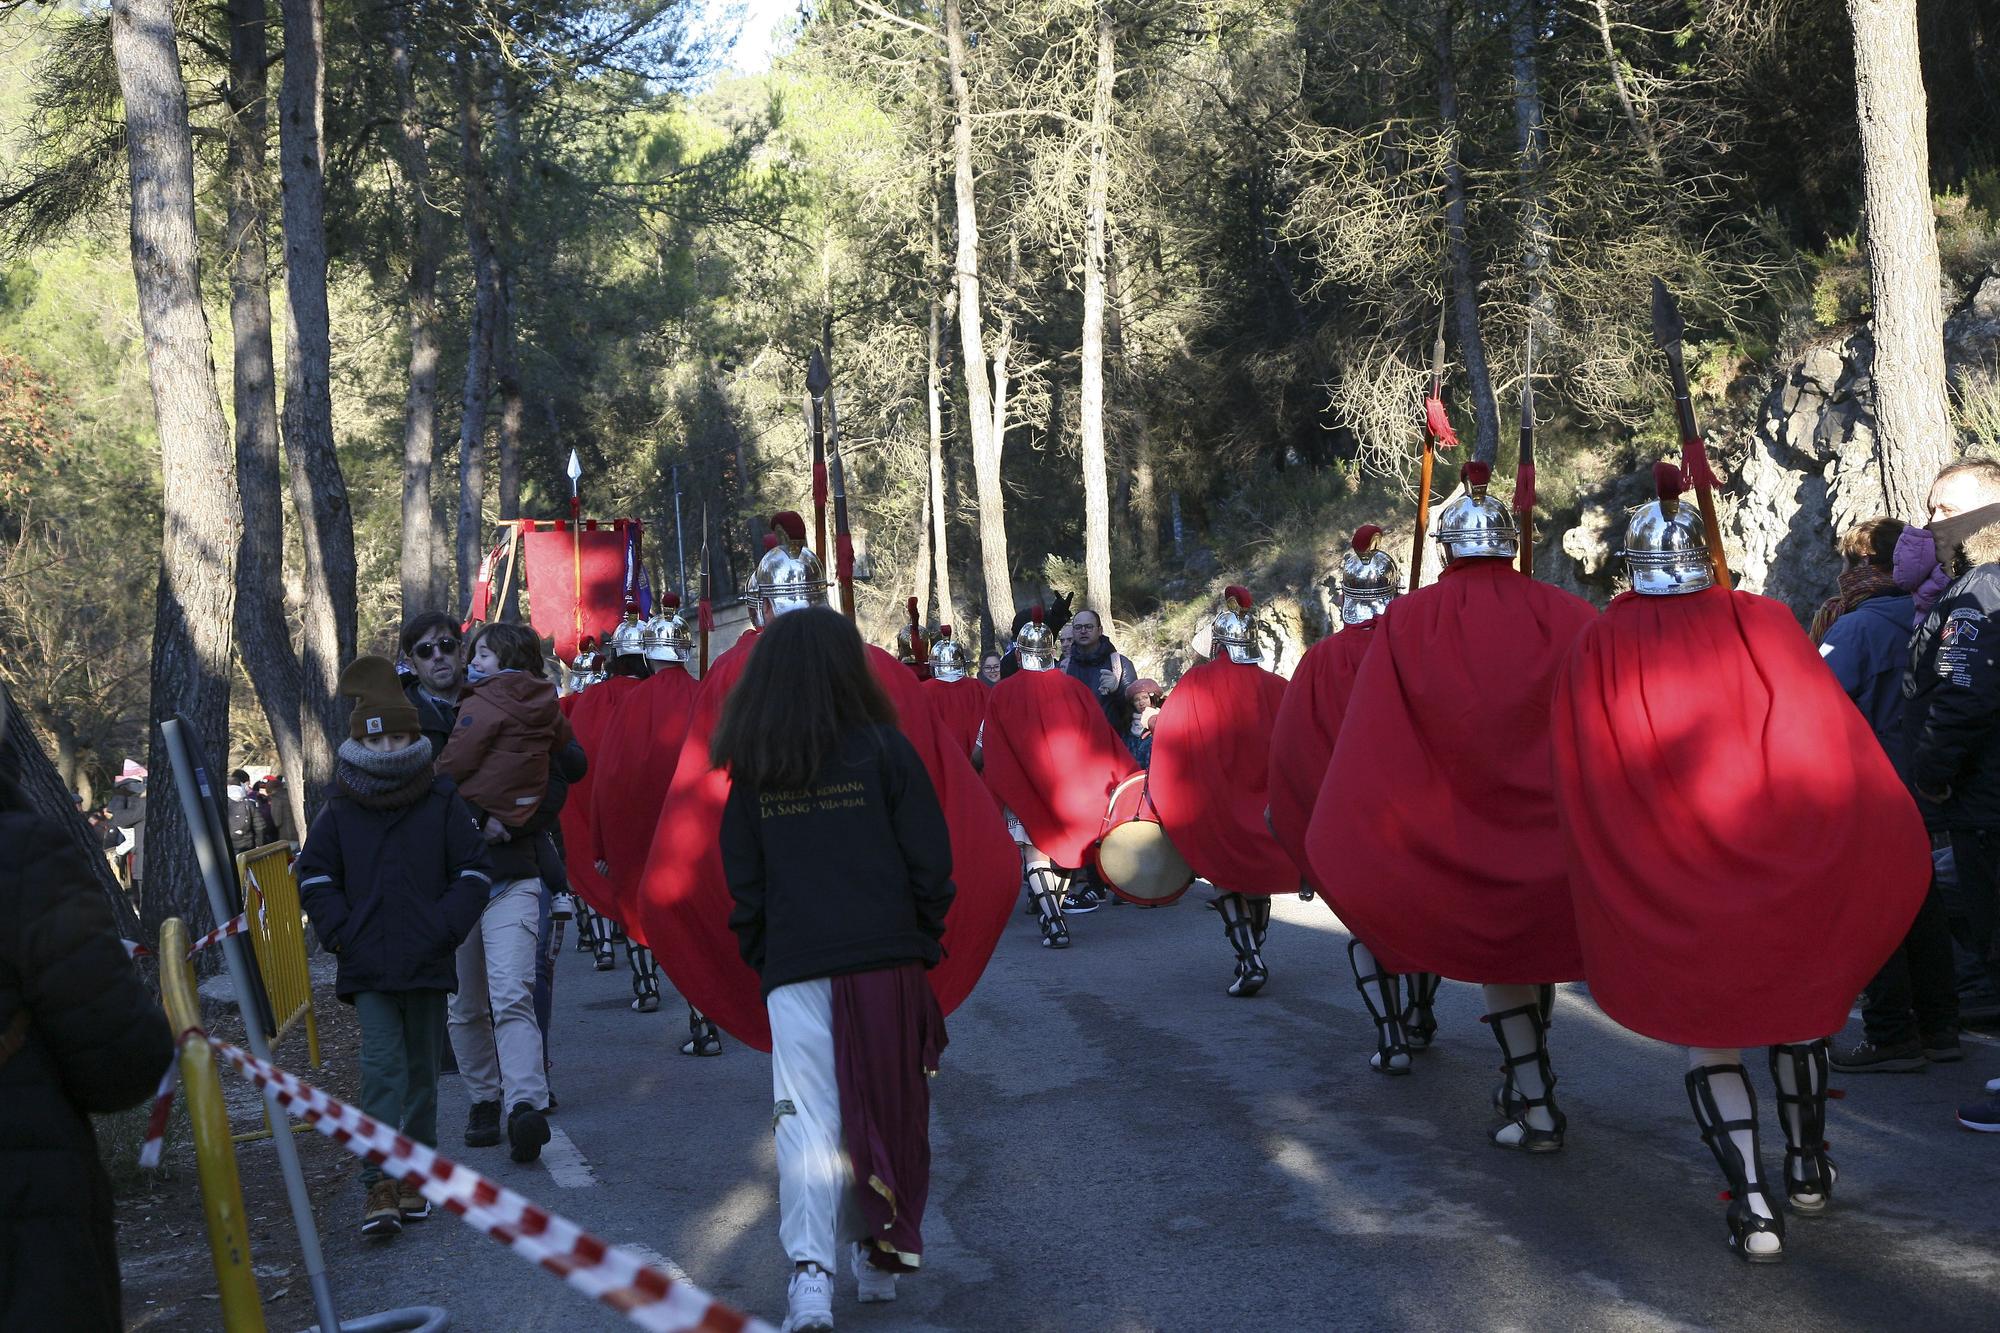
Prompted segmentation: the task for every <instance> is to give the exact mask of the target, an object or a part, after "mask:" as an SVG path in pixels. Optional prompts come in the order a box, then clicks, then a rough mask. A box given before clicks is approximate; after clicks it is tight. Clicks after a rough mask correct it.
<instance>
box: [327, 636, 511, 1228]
mask: <svg viewBox="0 0 2000 1333" xmlns="http://www.w3.org/2000/svg"><path fill="white" fill-rule="evenodd" d="M340 692H341V693H342V694H343V695H346V696H349V697H351V698H353V699H354V701H355V705H354V715H353V718H352V720H351V721H350V722H349V723H348V729H347V732H348V738H347V740H346V741H345V742H343V743H342V744H341V747H340V762H339V766H338V768H337V769H336V770H335V779H334V781H335V794H334V797H333V799H332V800H330V801H328V802H327V805H326V808H325V809H324V810H322V811H320V814H319V818H317V819H315V820H314V821H313V825H312V829H311V831H310V832H309V833H308V835H307V837H306V845H305V850H304V851H302V852H301V853H300V854H299V861H298V876H299V892H300V895H301V897H302V898H303V900H304V906H305V909H306V913H307V914H308V915H309V916H311V917H312V923H313V929H314V930H315V931H317V932H318V934H319V938H320V940H321V942H322V943H324V944H325V945H326V947H327V949H328V951H329V952H331V953H333V954H334V955H335V956H336V957H337V958H338V959H339V973H338V976H337V978H336V980H335V984H334V990H335V993H336V994H337V995H339V996H340V998H341V999H342V1000H344V1001H346V1002H347V1003H348V1004H351V1005H353V1006H354V1016H355V1018H356V1020H357V1021H358V1022H359V1023H360V1026H361V1109H362V1110H363V1111H364V1112H366V1113H367V1114H368V1115H371V1116H373V1117H374V1118H375V1119H377V1120H379V1121H381V1122H382V1123H383V1124H385V1125H388V1126H390V1127H392V1128H394V1129H396V1130H397V1131H399V1132H400V1133H402V1134H404V1135H406V1136H407V1137H409V1138H411V1139H414V1140H415V1141H416V1142H418V1143H421V1144H423V1145H425V1146H426V1147H431V1148H435V1147H436V1146H437V1078H438V1049H437V1040H438V1028H439V1020H440V1019H441V1018H442V1017H443V1015H444V1009H445V996H446V995H447V994H449V993H450V992H452V991H454V990H457V989H458V978H457V974H456V969H455V968H454V966H453V958H454V956H455V954H456V953H457V951H458V948H459V945H460V943H461V942H462V941H463V940H464V939H465V938H466V936H467V935H468V934H470V933H471V931H472V928H473V925H474V924H475V923H476V922H477V921H478V920H479V913H480V908H481V907H482V906H484V905H485V902H486V890H487V888H488V887H489V886H490V885H491V883H492V876H491V875H490V874H489V873H488V865H487V859H486V845H485V840H484V839H483V838H481V837H480V835H479V829H478V825H477V823H476V821H475V820H474V817H473V814H472V810H471V808H470V807H469V806H467V805H466V803H465V800H464V798H463V797H461V796H459V794H458V793H457V791H456V790H455V789H454V788H453V787H452V784H451V780H450V779H449V778H445V777H442V776H440V775H438V774H437V773H436V772H435V771H434V770H433V769H432V767H431V743H430V741H428V740H427V739H425V738H424V736H423V734H422V733H421V732H420V731H418V730H417V710H416V709H415V708H412V707H411V706H410V702H409V700H408V699H407V698H405V697H404V695H403V692H402V690H401V689H400V688H399V687H398V685H397V683H396V671H395V667H394V666H393V665H391V663H390V662H389V660H388V659H387V658H383V657H361V658H357V659H355V661H354V662H353V663H352V664H351V665H350V666H349V667H348V668H347V670H346V671H344V672H342V673H341V677H340ZM361 1186H362V1189H363V1190H364V1192H365V1194H366V1201H365V1203H364V1204H363V1208H362V1215H361V1231H362V1234H363V1235H368V1236H392V1235H394V1234H395V1233H397V1232H398V1231H401V1230H402V1229H403V1223H404V1221H405V1220H409V1221H417V1220H419V1219H422V1218H425V1217H428V1216H430V1202H429V1201H428V1200H426V1199H425V1198H424V1196H423V1195H422V1193H420V1192H419V1191H417V1190H415V1189H413V1188H411V1187H410V1186H409V1185H406V1184H400V1183H399V1182H397V1181H395V1180H393V1179H391V1178H389V1177H387V1176H385V1175H383V1174H382V1168H381V1167H380V1166H378V1165H377V1164H375V1163H374V1162H369V1163H367V1164H365V1165H364V1166H363V1167H362V1168H361Z"/></svg>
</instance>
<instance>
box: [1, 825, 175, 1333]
mask: <svg viewBox="0 0 2000 1333" xmlns="http://www.w3.org/2000/svg"><path fill="white" fill-rule="evenodd" d="M10 795H11V793H10ZM80 857H81V854H80V853H79V852H78V851H77V850H76V849H75V848H74V847H72V846H71V845H70V844H69V843H68V842H67V840H66V839H64V838H63V836H62V835H61V834H60V833H59V832H58V831H57V830H56V829H55V828H54V827H52V826H51V825H49V824H47V823H44V822H43V821H41V820H39V819H37V818H35V817H34V816H32V815H27V814H17V813H0V1031H4V1030H5V1029H7V1027H8V1026H9V1025H10V1024H11V1023H13V1022H14V1021H15V1019H16V1017H17V1015H20V1014H23V1013H25V1014H26V1015H27V1024H26V1028H25V1031H26V1040H25V1044H24V1045H22V1046H21V1047H20V1049H19V1050H17V1051H16V1052H15V1054H14V1055H13V1056H12V1057H10V1058H9V1059H8V1060H7V1061H6V1063H5V1064H4V1065H0V1328H4V1329H17V1328H18V1329H38V1330H51V1331H53V1333H70V1331H72V1330H74V1331H75V1333H83V1331H84V1330H89V1331H90V1333H97V1330H107V1331H114V1330H117V1329H119V1328H120V1327H122V1319H121V1317H120V1312H119V1292H118V1251H117V1248H116V1243H115V1237H114V1235H113V1232H112V1212H111V1182H110V1180H109V1179H108V1178H107V1177H106V1176H105V1174H104V1167H103V1165H102V1164H101V1163H100V1162H99V1161H98V1157H97V1137H96V1135H95V1134H94V1133H93V1132H92V1130H91V1126H90V1115H91V1114H98V1115H102V1114H104V1113H107V1112H110V1111H120V1110H124V1109H125V1108H126V1107H130V1106H137V1105H138V1104H139V1103H141V1102H143V1101H145V1100H146V1099H147V1098H148V1097H150V1096H152V1094H153V1089H154V1088H155V1087H157V1086H158V1084H159V1081H160V1075H161V1074H163V1073H165V1072H166V1068H167V1062H168V1061H169V1060H171V1059H172V1058H173V1050H174V1043H173V1035H172V1033H171V1032H170V1031H169V1030H168V1027H167V1019H166V1015H165V1014H163V1013H161V1012H160V1006H159V1005H158V1004H157V1003H156V1002H155V1001H154V1000H153V997H152V996H151V995H150V994H149V993H148V992H147V989H146V987H145V985H144V984H143V983H142V982H141V981H140V980H139V974H138V973H137V972H136V971H135V970H134V969H133V967H132V964H131V963H130V961H128V960H127V959H126V957H125V950H124V948H123V947H122V946H120V944H119V943H118V928H117V926H116V924H115V923H114V922H113V920H112V916H111V908H110V906H109V905H108V904H107V903H105V901H104V900H103V899H102V898H101V897H99V896H98V889H97V886H96V883H95V881H94V880H93V879H92V878H91V873H90V868H89V867H88V866H87V865H85V864H83V862H82V861H81V859H80ZM0 1049H3V1048H0Z"/></svg>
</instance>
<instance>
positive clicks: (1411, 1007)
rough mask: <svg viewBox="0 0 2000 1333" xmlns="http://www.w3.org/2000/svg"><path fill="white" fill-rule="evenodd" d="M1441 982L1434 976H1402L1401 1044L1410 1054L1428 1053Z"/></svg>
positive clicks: (1442, 980)
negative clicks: (1413, 1052)
mask: <svg viewBox="0 0 2000 1333" xmlns="http://www.w3.org/2000/svg"><path fill="white" fill-rule="evenodd" d="M1443 982H1444V978H1443V977H1440V976H1439V975H1438V974H1437V973H1435V972H1405V973H1403V991H1404V997H1405V998H1404V1001H1403V1041H1404V1043H1405V1044H1406V1045H1407V1046H1408V1047H1409V1048H1410V1049H1411V1050H1413V1051H1421V1050H1426V1049H1428V1048H1429V1047H1430V1044H1431V1038H1433V1037H1435V1036H1436V1035H1437V1030H1438V1023H1437V1014H1436V1012H1435V1007H1436V1005H1437V994H1438V987H1439V986H1440V985H1442V984H1443Z"/></svg>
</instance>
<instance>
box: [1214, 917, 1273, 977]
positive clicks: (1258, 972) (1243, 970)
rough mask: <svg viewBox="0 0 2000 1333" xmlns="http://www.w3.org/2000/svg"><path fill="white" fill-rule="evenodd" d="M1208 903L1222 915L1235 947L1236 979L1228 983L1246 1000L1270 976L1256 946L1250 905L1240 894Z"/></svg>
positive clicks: (1225, 927)
mask: <svg viewBox="0 0 2000 1333" xmlns="http://www.w3.org/2000/svg"><path fill="white" fill-rule="evenodd" d="M1209 906H1210V907H1212V908H1214V909H1215V911H1216V914H1217V915H1219V916H1220V917H1221V918H1222V933H1223V934H1224V935H1226V936H1228V937H1229V946H1230V947H1231V948H1232V949H1234V950H1236V978H1235V980H1233V981H1231V982H1230V983H1229V993H1230V994H1231V995H1234V996H1237V997H1239V998H1243V999H1247V998H1249V997H1250V996H1252V995H1255V994H1256V993H1257V992H1258V991H1260V990H1262V989H1264V983H1265V982H1266V981H1269V980H1270V979H1271V973H1270V971H1269V970H1268V969H1267V968H1265V966H1264V958H1263V955H1262V954H1261V953H1259V952H1258V949H1257V928H1256V926H1255V925H1254V924H1253V918H1252V917H1251V914H1250V905H1249V904H1248V903H1247V902H1245V901H1244V898H1243V895H1242V894H1240V893H1225V894H1223V895H1222V896H1221V897H1220V898H1217V899H1216V900H1215V901H1213V902H1211V903H1210V904H1209ZM1269 906H1270V900H1269V899H1266V900H1265V907H1266V908H1267V909H1268V908H1269ZM1268 919H1269V918H1268V917H1267V918H1266V920H1268Z"/></svg>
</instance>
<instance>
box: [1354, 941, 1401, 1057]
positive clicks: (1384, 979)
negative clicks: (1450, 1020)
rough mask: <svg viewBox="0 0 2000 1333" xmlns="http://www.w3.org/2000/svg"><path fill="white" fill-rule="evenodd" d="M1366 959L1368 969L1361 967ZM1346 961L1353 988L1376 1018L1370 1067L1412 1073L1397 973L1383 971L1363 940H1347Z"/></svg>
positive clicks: (1370, 1015) (1369, 1014)
mask: <svg viewBox="0 0 2000 1333" xmlns="http://www.w3.org/2000/svg"><path fill="white" fill-rule="evenodd" d="M1364 958H1365V959H1367V960H1368V967H1369V969H1370V970H1369V971H1367V972H1363V971H1362V970H1361V967H1362V959H1364ZM1347 964H1348V966H1349V967H1352V968H1353V969H1354V989H1356V990H1358V991H1360V992H1361V1003H1362V1004H1364V1005H1366V1006H1367V1007H1368V1016H1369V1017H1370V1018H1372V1019H1374V1020H1375V1054H1374V1055H1372V1056H1370V1057H1368V1067H1369V1068H1370V1069H1372V1070H1374V1071H1375V1072H1376V1073H1378V1074H1407V1073H1409V1072H1410V1046H1409V1040H1408V1038H1407V1036H1406V1035H1405V1034H1404V1032H1403V1012H1402V1008H1401V1006H1400V1005H1399V1004H1398V1003H1397V998H1398V997H1397V994H1396V990H1397V987H1396V974H1395V973H1394V972H1385V971H1383V970H1382V964H1380V963H1379V962H1377V961H1375V955H1374V954H1372V953H1370V952H1369V951H1368V947H1367V946H1366V945H1364V944H1362V942H1361V941H1360V940H1349V941H1348V942H1347Z"/></svg>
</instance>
